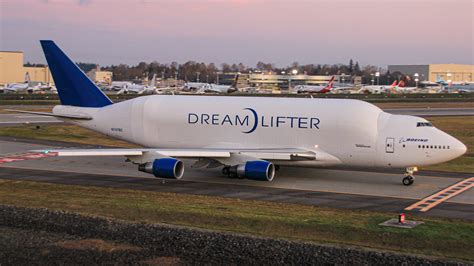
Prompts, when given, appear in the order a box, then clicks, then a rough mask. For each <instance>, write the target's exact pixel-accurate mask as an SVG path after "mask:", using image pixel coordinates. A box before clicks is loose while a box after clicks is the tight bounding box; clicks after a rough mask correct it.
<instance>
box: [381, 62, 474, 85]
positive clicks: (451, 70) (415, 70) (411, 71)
mask: <svg viewBox="0 0 474 266" xmlns="http://www.w3.org/2000/svg"><path fill="white" fill-rule="evenodd" d="M388 71H390V73H395V72H400V73H403V74H405V75H409V76H412V77H416V75H415V74H418V78H419V80H420V81H431V82H435V81H436V77H440V78H441V79H443V80H445V81H447V82H449V81H452V82H474V65H461V64H428V65H389V66H388Z"/></svg>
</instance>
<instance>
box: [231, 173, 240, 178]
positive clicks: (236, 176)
mask: <svg viewBox="0 0 474 266" xmlns="http://www.w3.org/2000/svg"><path fill="white" fill-rule="evenodd" d="M238 177H239V176H238V175H237V173H229V178H238Z"/></svg>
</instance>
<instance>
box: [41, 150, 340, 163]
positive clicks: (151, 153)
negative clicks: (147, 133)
mask: <svg viewBox="0 0 474 266" xmlns="http://www.w3.org/2000/svg"><path fill="white" fill-rule="evenodd" d="M32 152H34V153H39V154H42V153H43V154H48V153H51V154H55V155H56V156H125V157H127V158H128V159H130V161H132V162H134V163H137V164H141V163H145V162H151V161H153V160H154V159H157V158H163V157H175V158H183V159H184V158H188V159H203V158H207V159H213V160H216V161H218V162H220V163H222V164H225V165H235V164H239V163H243V162H246V161H248V160H255V159H260V160H268V161H328V162H339V160H338V159H337V158H336V157H335V156H333V155H331V154H329V153H327V152H325V151H322V150H321V149H315V150H308V149H299V148H285V149H280V148H278V149H214V148H200V149H59V150H57V149H52V150H35V151H32Z"/></svg>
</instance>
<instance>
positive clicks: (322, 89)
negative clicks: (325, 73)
mask: <svg viewBox="0 0 474 266" xmlns="http://www.w3.org/2000/svg"><path fill="white" fill-rule="evenodd" d="M333 84H334V76H332V77H331V79H330V80H329V82H328V84H326V85H324V86H321V85H317V86H316V85H297V86H295V87H294V88H293V91H296V93H327V92H329V91H331V89H332V87H333Z"/></svg>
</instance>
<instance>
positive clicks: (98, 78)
mask: <svg viewBox="0 0 474 266" xmlns="http://www.w3.org/2000/svg"><path fill="white" fill-rule="evenodd" d="M87 76H88V77H89V78H90V79H91V80H92V81H93V82H95V83H102V84H108V85H110V84H112V76H113V74H112V71H103V70H100V68H99V66H97V68H95V69H92V70H91V71H89V72H87Z"/></svg>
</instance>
